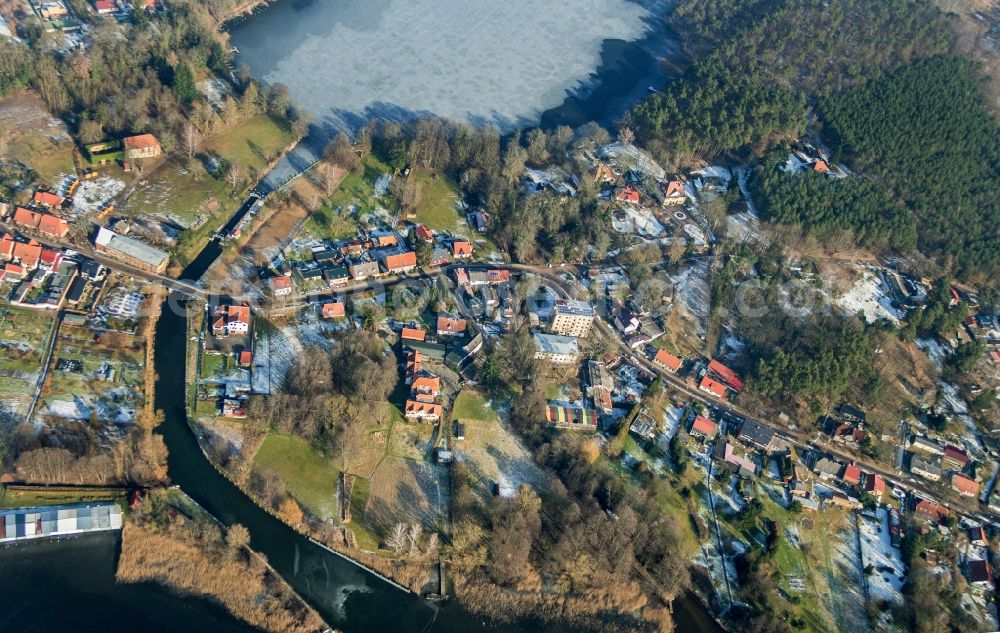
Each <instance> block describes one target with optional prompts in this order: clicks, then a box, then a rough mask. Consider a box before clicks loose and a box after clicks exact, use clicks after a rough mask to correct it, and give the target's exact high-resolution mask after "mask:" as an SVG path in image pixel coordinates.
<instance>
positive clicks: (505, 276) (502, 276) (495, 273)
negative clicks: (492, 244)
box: [486, 268, 510, 283]
mask: <svg viewBox="0 0 1000 633" xmlns="http://www.w3.org/2000/svg"><path fill="white" fill-rule="evenodd" d="M486 276H487V277H489V279H490V281H491V282H493V283H501V282H504V281H510V271H509V270H497V269H495V268H494V269H491V270H487V271H486Z"/></svg>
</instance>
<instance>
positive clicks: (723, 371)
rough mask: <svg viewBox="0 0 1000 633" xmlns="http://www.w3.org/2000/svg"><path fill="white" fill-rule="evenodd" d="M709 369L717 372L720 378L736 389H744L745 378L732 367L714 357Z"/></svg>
mask: <svg viewBox="0 0 1000 633" xmlns="http://www.w3.org/2000/svg"><path fill="white" fill-rule="evenodd" d="M708 371H709V372H711V373H713V374H715V375H716V376H718V377H719V379H720V380H721V381H722V382H724V383H726V384H727V385H729V386H730V387H732V388H733V390H734V391H743V379H742V378H740V376H739V374H737V373H736V372H735V371H733V370H732V369H729V368H728V367H726V366H725V365H723V364H722V363H720V362H719V361H717V360H715V359H714V358H713V359H712V361H711V362H710V363H709V364H708Z"/></svg>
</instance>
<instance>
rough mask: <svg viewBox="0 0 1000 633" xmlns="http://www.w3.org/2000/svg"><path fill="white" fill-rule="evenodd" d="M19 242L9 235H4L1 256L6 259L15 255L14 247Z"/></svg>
mask: <svg viewBox="0 0 1000 633" xmlns="http://www.w3.org/2000/svg"><path fill="white" fill-rule="evenodd" d="M15 244H17V242H15V241H14V238H13V237H12V236H11V235H10V234H9V233H4V234H3V237H0V255H3V256H4V257H10V256H11V255H13V253H14V245H15Z"/></svg>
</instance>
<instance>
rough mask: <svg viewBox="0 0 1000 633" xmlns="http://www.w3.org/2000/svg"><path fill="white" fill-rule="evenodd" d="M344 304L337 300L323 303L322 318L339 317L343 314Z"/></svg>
mask: <svg viewBox="0 0 1000 633" xmlns="http://www.w3.org/2000/svg"><path fill="white" fill-rule="evenodd" d="M345 314H346V313H345V312H344V304H343V303H340V302H339V301H336V302H332V303H324V304H323V318H324V319H339V318H340V317H342V316H344V315H345Z"/></svg>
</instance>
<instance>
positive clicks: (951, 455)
mask: <svg viewBox="0 0 1000 633" xmlns="http://www.w3.org/2000/svg"><path fill="white" fill-rule="evenodd" d="M944 458H945V459H950V460H952V461H954V462H957V463H959V464H962V465H963V466H964V465H965V464H966V463H967V462H968V461H969V454H968V453H966V452H965V451H964V450H962V449H960V448H958V447H957V446H952V445H951V444H948V445H947V446H945V447H944Z"/></svg>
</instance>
